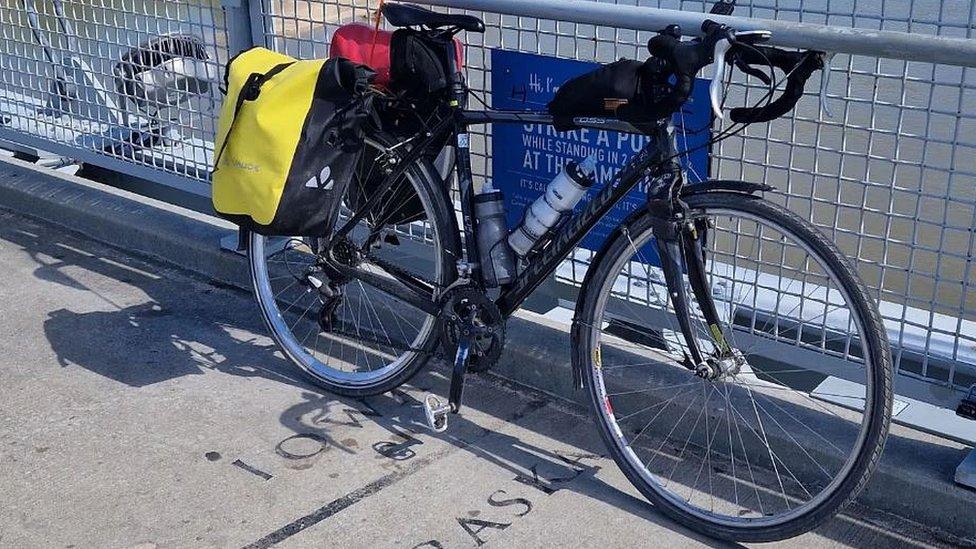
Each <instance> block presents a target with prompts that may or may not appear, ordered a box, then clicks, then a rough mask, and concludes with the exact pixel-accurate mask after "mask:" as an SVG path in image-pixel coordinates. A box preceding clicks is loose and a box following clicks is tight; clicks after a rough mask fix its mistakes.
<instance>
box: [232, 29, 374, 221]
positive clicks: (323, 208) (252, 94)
mask: <svg viewBox="0 0 976 549" xmlns="http://www.w3.org/2000/svg"><path fill="white" fill-rule="evenodd" d="M374 76H375V73H374V72H373V71H372V70H371V69H369V68H368V67H365V66H363V65H357V64H355V63H353V62H351V61H349V60H347V59H343V58H333V59H329V60H324V59H312V60H297V59H294V58H292V57H289V56H287V55H282V54H280V53H276V52H273V51H270V50H267V49H264V48H253V49H250V50H247V51H245V52H243V53H241V54H239V55H238V56H236V57H234V58H233V59H231V60H230V61H229V62H228V63H227V69H226V72H225V85H226V90H227V95H226V98H225V101H224V105H223V107H222V109H221V112H220V118H219V121H218V125H217V141H216V150H217V154H216V156H215V158H214V168H213V173H212V182H213V206H214V209H215V210H216V211H217V213H219V214H220V215H222V216H223V217H225V218H227V219H229V220H231V221H233V222H234V223H237V224H238V225H240V226H241V227H242V228H244V229H248V230H252V231H255V232H258V233H261V234H265V235H289V236H326V235H327V234H328V233H329V231H330V230H331V229H332V227H333V225H334V222H335V216H336V215H337V212H338V209H339V208H338V206H339V203H340V202H341V201H342V198H343V195H344V193H345V190H346V188H347V186H348V183H349V181H350V180H351V178H352V176H353V172H354V170H355V168H356V164H357V160H358V158H359V156H360V154H361V153H362V150H363V128H364V126H365V123H366V120H367V118H368V117H369V114H370V111H371V108H372V107H371V104H372V101H371V99H370V94H369V93H368V92H367V90H368V88H369V84H370V82H371V81H372V79H373V77H374Z"/></svg>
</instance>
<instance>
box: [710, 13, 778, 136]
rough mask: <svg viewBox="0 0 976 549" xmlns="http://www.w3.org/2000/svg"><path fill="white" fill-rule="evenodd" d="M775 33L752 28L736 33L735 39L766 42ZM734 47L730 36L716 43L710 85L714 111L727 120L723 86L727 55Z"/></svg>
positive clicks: (748, 41)
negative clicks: (723, 109) (724, 109)
mask: <svg viewBox="0 0 976 549" xmlns="http://www.w3.org/2000/svg"><path fill="white" fill-rule="evenodd" d="M772 35H773V33H771V32H769V31H765V30H752V31H742V32H736V33H734V34H733V35H732V36H733V39H734V40H735V41H736V42H740V41H741V42H744V43H747V44H757V43H759V42H765V41H766V40H769V38H770V37H771V36H772ZM731 47H732V41H730V40H729V39H728V38H723V39H721V40H719V41H718V42H716V43H715V57H714V66H715V71H714V73H713V74H712V82H711V84H710V85H709V86H708V98H709V100H710V101H711V103H712V113H714V114H715V117H716V118H718V119H719V120H725V115H723V114H722V97H723V96H724V95H725V93H724V90H723V88H722V86H723V85H724V82H725V74H726V73H725V71H726V66H727V65H726V63H725V56H726V54H727V53H728V52H729V49H730V48H731Z"/></svg>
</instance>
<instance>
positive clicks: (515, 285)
mask: <svg viewBox="0 0 976 549" xmlns="http://www.w3.org/2000/svg"><path fill="white" fill-rule="evenodd" d="M446 111H447V113H446V114H445V115H444V116H442V117H441V118H440V119H439V120H438V121H437V122H435V123H434V125H433V126H432V127H431V128H430V129H429V131H427V132H426V133H425V134H423V136H422V138H421V139H420V140H419V142H415V143H412V144H411V147H410V149H409V150H408V151H407V152H406V154H404V155H402V156H401V157H399V158H398V159H397V161H396V163H395V167H394V168H393V169H392V170H391V171H390V173H389V175H388V177H387V178H386V179H385V180H384V182H383V183H381V185H380V186H379V188H378V189H377V190H376V191H375V192H373V194H372V195H371V197H370V199H369V200H367V202H366V204H365V205H363V207H362V208H361V209H360V211H359V212H357V213H356V214H354V215H353V216H352V217H351V218H350V219H349V220H348V221H347V222H346V223H345V224H344V225H343V227H342V228H341V229H339V231H337V232H336V233H335V234H334V237H335V238H339V237H343V236H345V235H347V234H348V233H349V232H350V231H351V230H352V228H353V227H354V226H355V225H356V224H357V223H358V222H359V221H360V220H362V218H363V216H364V215H365V212H367V211H369V209H370V208H372V207H373V206H375V205H376V201H378V200H379V199H380V198H381V197H382V196H383V195H384V194H385V193H386V191H387V190H388V189H389V188H390V187H392V185H393V183H394V182H395V181H396V180H397V179H399V178H400V177H401V176H403V174H404V173H405V172H406V170H407V168H408V167H409V166H410V165H411V164H412V163H413V162H415V161H417V160H418V159H420V158H421V157H422V156H423V155H424V154H425V153H429V152H431V149H432V148H433V147H434V144H435V143H444V142H446V140H447V139H449V138H450V137H452V136H453V137H454V140H453V143H454V146H455V150H456V152H457V165H456V173H457V177H458V187H459V191H460V194H461V210H462V221H463V226H464V227H463V233H464V245H465V251H466V253H467V257H468V258H469V260H470V263H469V267H470V275H471V276H472V278H473V279H474V280H475V281H480V280H481V275H480V269H479V267H478V265H477V261H478V258H479V257H480V256H479V255H478V247H477V246H478V245H477V239H476V238H475V224H476V220H475V219H474V196H475V195H474V185H473V182H472V171H471V160H470V152H469V150H468V144H469V137H468V127H469V126H472V125H478V124H527V123H531V124H552V122H553V119H552V117H551V116H550V115H549V114H548V113H544V112H531V111H494V110H485V111H471V110H465V109H462V108H460V105H459V102H454V103H453V104H452V108H450V109H446ZM573 122H574V124H575V125H577V126H579V127H582V128H594V129H601V130H610V131H623V132H628V133H636V132H637V129H636V128H634V127H633V126H631V125H630V124H627V123H626V122H623V121H620V120H617V119H606V118H590V117H581V118H575V119H574V120H573ZM643 133H648V131H647V130H646V129H645V131H644V132H643ZM649 135H650V137H651V140H650V142H649V143H648V144H647V145H645V146H644V148H642V149H641V150H640V151H639V152H638V153H637V154H635V155H634V156H632V157H631V158H630V159H629V160H628V161H627V163H626V164H625V165H624V166H623V168H622V169H621V170H620V171H618V172H617V173H616V174H615V175H614V177H613V178H612V179H611V180H610V182H609V183H608V184H607V185H605V186H604V187H603V189H601V190H600V192H599V193H598V194H597V195H596V196H594V197H593V198H592V199H590V200H589V201H588V202H587V203H586V205H585V206H584V208H583V211H581V212H580V213H578V214H575V215H573V216H572V217H571V218H569V219H568V220H566V221H565V222H563V223H562V224H561V225H559V228H558V230H557V232H556V233H555V234H554V235H553V236H552V238H551V240H550V241H549V242H548V243H547V244H546V246H545V247H544V248H543V249H542V251H541V252H540V253H539V254H538V255H536V256H534V257H533V258H532V259H531V260H530V262H529V265H528V267H527V268H526V269H525V270H524V271H523V272H522V273H520V274H519V275H518V276H517V277H516V279H515V280H514V281H512V282H511V283H509V284H506V285H505V286H503V287H502V288H501V293H500V295H499V296H498V298H497V299H496V301H495V303H496V305H497V306H498V308H499V310H500V311H501V313H502V315H504V316H505V317H508V316H510V315H511V314H512V313H514V312H515V311H516V310H517V309H518V308H519V307H520V306H521V304H522V303H523V302H524V301H525V299H526V298H527V297H528V296H529V295H530V294H531V293H532V292H533V291H534V290H535V289H536V288H538V287H539V286H540V285H541V284H542V283H543V282H544V281H545V280H546V279H547V278H548V277H549V276H550V275H552V273H553V272H555V270H556V268H557V267H558V266H559V263H560V262H561V261H563V260H564V259H565V258H566V257H567V256H568V255H569V253H570V252H571V251H572V250H573V248H575V247H576V246H577V245H578V244H579V243H580V241H582V240H583V238H584V237H585V236H586V234H587V233H588V232H589V231H590V230H591V229H592V228H593V227H594V226H595V225H596V224H597V223H598V222H599V221H600V219H602V218H603V216H604V215H606V214H607V213H608V212H609V211H610V210H611V209H612V208H613V207H614V205H616V204H617V202H619V201H620V200H621V199H623V198H624V196H626V195H627V194H628V193H629V192H630V191H631V190H633V189H634V187H636V186H637V185H638V184H639V183H640V182H641V181H643V180H647V181H648V189H647V208H648V212H649V213H650V214H651V215H652V216H653V217H654V220H655V229H654V235H655V237H656V241H657V250H658V253H659V255H660V257H661V262H662V270H663V271H664V274H665V277H666V280H667V283H668V288H669V292H671V294H672V296H673V297H674V299H675V303H674V305H675V313H676V315H677V317H678V321H679V324H680V326H681V331H682V332H683V334H684V335H685V339H686V340H687V342H688V345H689V352H690V354H691V356H690V357H689V359H690V360H691V361H692V363H691V364H689V367H692V368H694V367H696V366H697V365H699V364H702V363H703V362H704V360H705V357H704V356H703V355H702V353H701V352H700V350H699V347H698V345H697V343H696V338H695V336H694V333H693V332H692V328H691V319H690V316H689V312H688V302H687V296H685V293H684V290H683V286H682V283H681V281H680V277H681V275H682V273H683V272H687V273H688V277H689V281H690V286H691V288H692V291H693V293H694V294H695V297H696V299H697V300H698V302H699V303H700V304H701V309H702V314H703V316H704V318H705V320H706V322H707V323H708V324H709V326H710V328H711V329H712V332H713V337H714V338H715V340H716V341H717V342H718V343H719V349H720V350H721V351H722V352H723V353H724V352H726V351H728V347H727V345H726V344H725V340H724V337H723V335H722V333H721V329H720V328H719V326H720V325H721V324H720V323H719V319H718V314H717V312H716V311H715V305H714V301H713V300H712V297H711V294H710V292H709V291H708V288H707V284H706V279H705V274H704V262H703V260H702V256H701V251H700V250H697V249H696V243H695V242H694V238H692V237H688V236H686V235H685V232H686V227H685V225H684V219H685V217H684V216H685V215H686V213H687V212H684V211H682V210H681V208H682V207H683V204H682V203H681V201H680V200H679V199H678V197H679V195H680V192H681V187H682V185H683V184H684V180H683V172H682V170H681V167H680V165H679V164H678V162H677V155H676V153H675V146H674V140H673V137H672V134H671V129H670V126H669V124H668V122H667V121H662V122H661V123H660V124H659V125H658V126H657V127H655V128H654V129H652V130H651V131H650V133H649ZM418 137H421V136H418ZM413 139H417V138H416V137H415V138H411V140H413ZM687 229H688V230H690V229H691V227H687ZM697 230H698V231H702V230H704V227H698V228H697ZM690 234H697V231H690ZM635 253H636V251H635ZM355 271H356V270H355V269H349V275H351V276H354V277H358V275H357V274H355ZM395 277H396V276H395ZM411 282H412V281H406V282H404V281H401V284H402V285H403V286H402V288H399V290H402V291H399V292H397V291H394V292H392V293H394V294H395V295H397V296H398V297H400V298H401V299H405V301H407V302H408V303H411V304H414V305H415V306H418V307H419V308H421V309H422V310H425V311H427V312H431V311H432V310H433V309H434V308H436V303H435V295H434V292H433V290H431V291H430V292H429V293H428V292H427V291H423V289H422V286H421V285H418V284H412V283H411ZM380 289H381V290H382V291H392V290H390V289H389V288H386V289H384V288H380ZM675 289H678V290H680V291H675ZM408 294H409V295H408ZM675 294H677V295H675ZM421 304H423V306H421ZM432 306H433V308H432Z"/></svg>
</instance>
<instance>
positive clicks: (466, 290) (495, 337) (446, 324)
mask: <svg viewBox="0 0 976 549" xmlns="http://www.w3.org/2000/svg"><path fill="white" fill-rule="evenodd" d="M443 303H444V307H443V308H442V311H443V312H442V313H441V322H440V326H441V342H442V344H443V346H444V352H445V353H446V356H447V357H448V359H450V360H453V358H454V355H455V353H457V349H458V340H459V334H460V331H461V321H460V318H461V314H462V313H463V312H464V310H465V309H469V308H471V307H474V308H475V309H476V310H477V314H476V316H475V322H476V323H477V324H478V325H479V327H482V328H484V329H485V333H484V334H482V335H479V336H476V337H475V340H474V342H472V345H471V352H470V354H469V355H468V370H470V371H473V372H487V371H488V370H489V369H490V368H491V367H492V366H494V365H495V363H497V362H498V358H499V357H500V356H501V354H502V349H503V348H504V347H505V319H504V318H503V317H502V313H501V311H499V310H498V307H497V306H496V305H495V303H494V302H493V301H492V300H491V299H489V298H488V296H487V295H485V293H484V291H482V290H478V289H477V288H472V287H465V286H460V287H456V288H452V289H450V290H448V291H447V293H445V295H444V297H443Z"/></svg>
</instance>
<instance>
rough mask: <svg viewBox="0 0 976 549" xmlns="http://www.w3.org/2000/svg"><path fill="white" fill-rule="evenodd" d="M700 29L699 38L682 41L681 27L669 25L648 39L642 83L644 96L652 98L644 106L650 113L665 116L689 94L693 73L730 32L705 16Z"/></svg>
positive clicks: (679, 105) (707, 62)
mask: <svg viewBox="0 0 976 549" xmlns="http://www.w3.org/2000/svg"><path fill="white" fill-rule="evenodd" d="M702 31H703V32H704V33H705V36H704V37H702V38H701V39H699V40H693V41H687V42H682V41H681V39H680V36H681V31H680V28H678V27H677V26H670V27H668V28H667V29H665V30H664V31H662V32H661V33H659V34H658V35H657V36H654V37H652V38H651V39H650V40H648V42H647V51H648V52H650V54H651V59H649V60H648V61H647V63H646V64H645V69H646V70H645V76H646V77H647V78H646V82H645V83H644V85H643V87H644V94H645V96H646V97H653V98H655V99H654V100H653V101H652V102H651V103H650V104H649V105H648V106H647V107H646V108H648V109H649V110H650V114H651V115H653V116H656V117H659V118H660V117H665V116H668V115H670V114H672V113H674V112H676V111H677V110H678V109H680V108H681V106H682V105H683V104H684V103H685V101H687V100H688V98H689V97H690V96H691V92H692V90H693V88H694V84H695V75H696V74H698V71H700V70H701V69H702V68H704V67H706V66H708V65H709V64H710V63H711V62H712V61H713V57H714V50H715V44H716V43H717V42H718V41H719V40H722V39H723V38H727V37H728V36H730V34H731V30H730V29H729V28H728V27H726V26H725V25H722V24H720V23H716V22H714V21H711V20H707V19H706V20H705V21H704V22H703V23H702ZM672 78H673V83H672V82H671V80H672Z"/></svg>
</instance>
